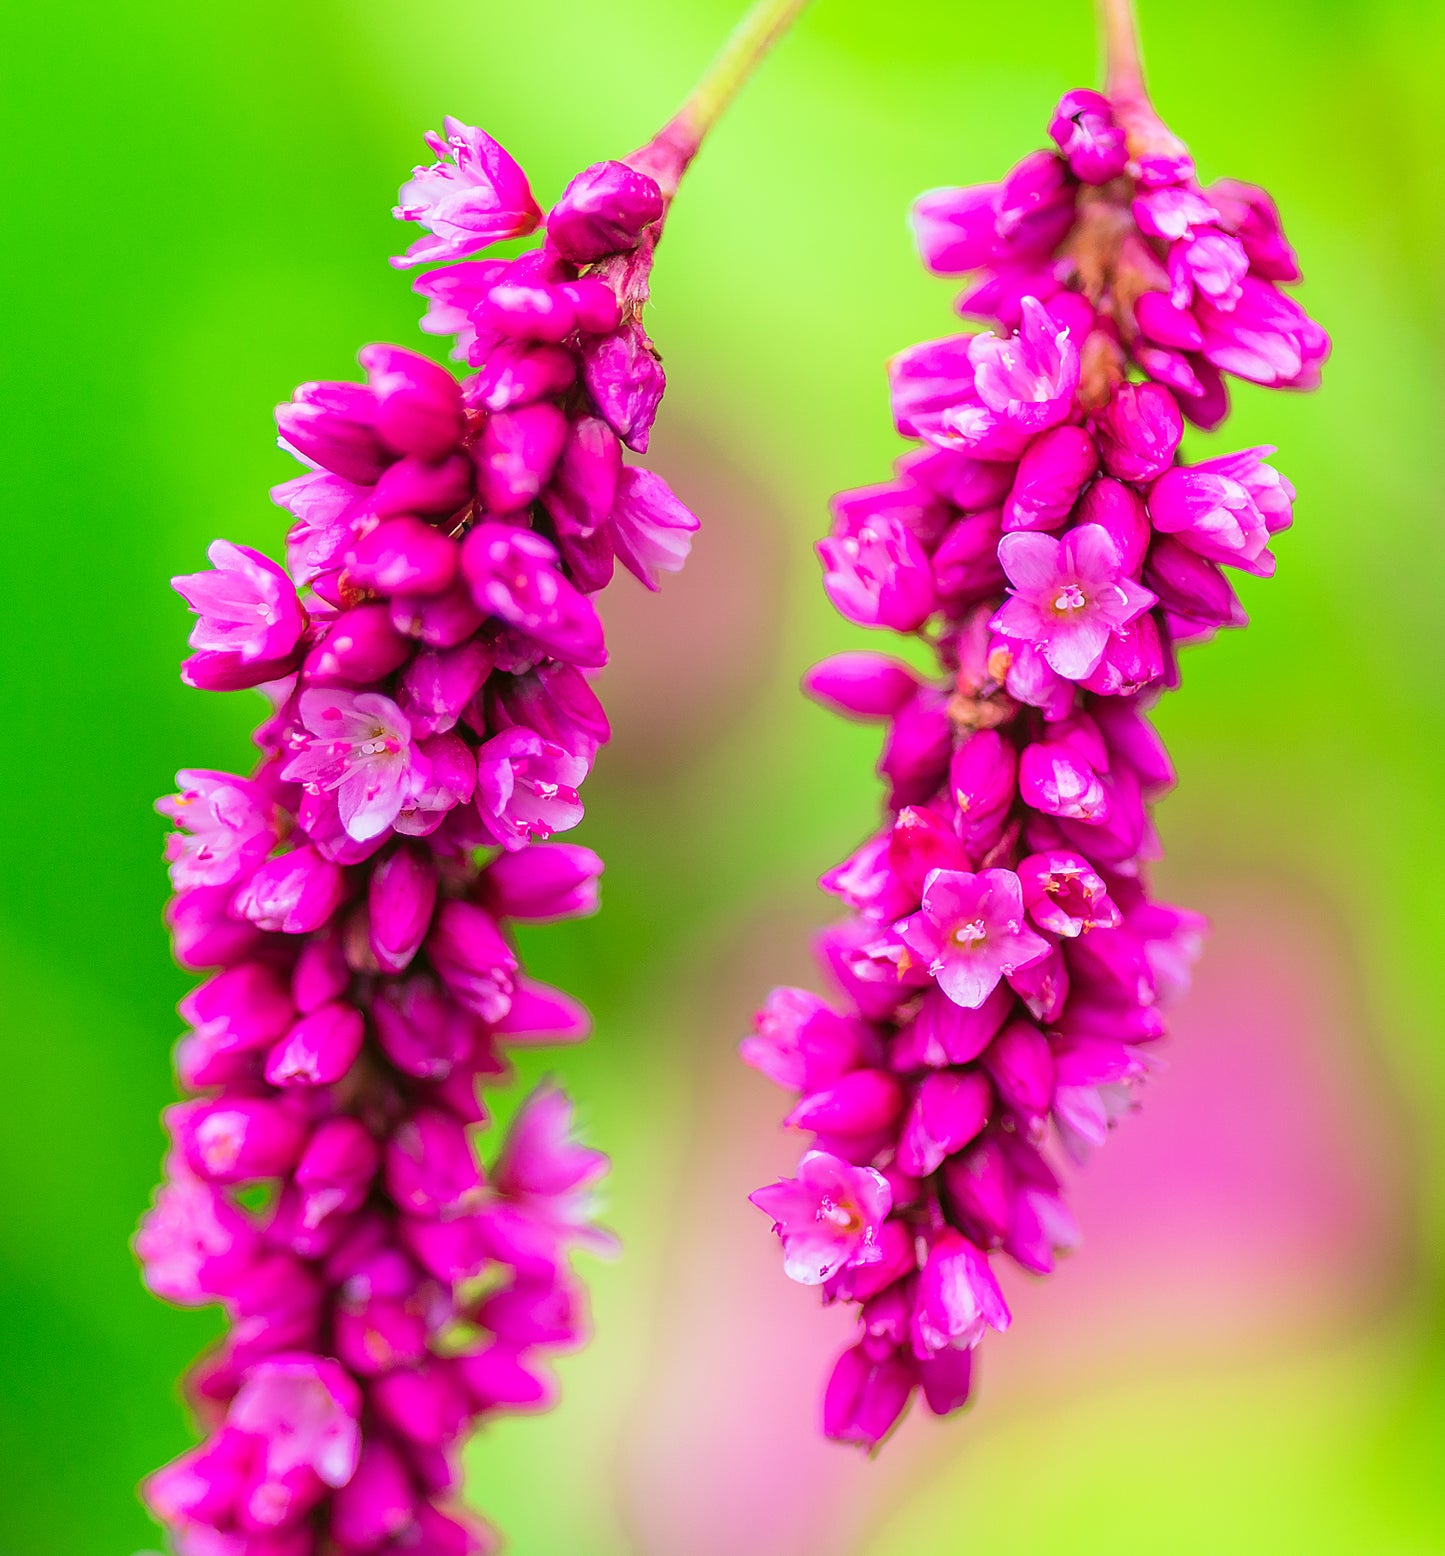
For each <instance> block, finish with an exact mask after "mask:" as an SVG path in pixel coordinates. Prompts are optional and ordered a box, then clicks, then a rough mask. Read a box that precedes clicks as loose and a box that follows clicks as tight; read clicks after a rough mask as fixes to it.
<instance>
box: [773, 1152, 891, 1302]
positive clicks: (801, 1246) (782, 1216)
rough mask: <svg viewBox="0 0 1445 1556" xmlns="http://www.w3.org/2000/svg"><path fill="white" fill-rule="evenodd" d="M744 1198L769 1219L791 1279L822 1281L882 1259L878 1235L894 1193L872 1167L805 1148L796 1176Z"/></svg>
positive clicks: (808, 1282)
mask: <svg viewBox="0 0 1445 1556" xmlns="http://www.w3.org/2000/svg"><path fill="white" fill-rule="evenodd" d="M748 1197H749V1199H751V1200H752V1202H753V1204H755V1205H756V1206H757V1207H758V1209H759V1210H761V1211H763V1212H764V1214H766V1215H769V1216H771V1217H772V1218H773V1227H774V1230H775V1231H776V1232H777V1234H778V1236H779V1237H780V1238H781V1239H782V1242H783V1269H784V1271H785V1272H786V1274H787V1275H788V1278H789V1279H790V1280H795V1281H798V1282H799V1283H800V1284H801V1285H804V1286H821V1285H822V1283H823V1282H824V1281H825V1280H827V1279H828V1278H829V1277H830V1276H831V1275H834V1274H836V1273H837V1272H838V1271H839V1270H841V1269H845V1268H847V1267H849V1266H851V1265H856V1264H873V1263H876V1262H877V1261H878V1260H879V1259H881V1258H882V1251H881V1249H880V1248H879V1246H878V1238H879V1233H880V1228H881V1227H882V1224H883V1221H884V1219H885V1217H886V1216H887V1215H888V1212H889V1210H891V1209H892V1206H893V1193H892V1191H891V1190H890V1189H889V1187H888V1181H887V1179H886V1178H884V1176H883V1174H882V1173H880V1172H877V1171H875V1170H874V1169H873V1168H872V1167H852V1166H850V1165H849V1164H848V1163H847V1162H845V1161H843V1160H841V1159H840V1158H839V1157H836V1156H830V1155H829V1154H828V1152H826V1151H808V1152H807V1153H805V1155H804V1156H803V1159H802V1161H800V1162H799V1163H798V1176H797V1177H796V1178H783V1179H781V1180H780V1181H779V1182H777V1183H774V1184H772V1185H771V1186H770V1187H769V1188H765V1189H758V1190H757V1191H756V1192H755V1193H753V1194H750V1195H749V1196H748Z"/></svg>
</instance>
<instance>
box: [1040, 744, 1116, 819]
mask: <svg viewBox="0 0 1445 1556" xmlns="http://www.w3.org/2000/svg"><path fill="white" fill-rule="evenodd" d="M1019 793H1020V794H1021V795H1022V796H1023V798H1024V802H1025V803H1026V804H1028V805H1031V806H1032V807H1033V808H1034V809H1035V810H1037V811H1042V812H1043V814H1044V815H1046V816H1067V817H1070V818H1071V819H1073V820H1076V821H1098V822H1103V821H1107V820H1108V818H1109V795H1108V792H1107V790H1106V789H1105V788H1104V785H1103V783H1102V781H1101V780H1100V778H1099V775H1098V773H1096V772H1095V771H1094V769H1093V768H1092V767H1091V766H1090V765H1089V763H1088V761H1087V760H1086V759H1085V758H1084V757H1083V756H1081V755H1080V754H1079V753H1078V752H1077V751H1076V750H1074V749H1073V748H1072V747H1071V746H1068V745H1064V744H1062V743H1059V742H1038V743H1036V744H1034V745H1030V746H1026V747H1025V748H1024V752H1023V755H1022V757H1021V758H1020V760H1019Z"/></svg>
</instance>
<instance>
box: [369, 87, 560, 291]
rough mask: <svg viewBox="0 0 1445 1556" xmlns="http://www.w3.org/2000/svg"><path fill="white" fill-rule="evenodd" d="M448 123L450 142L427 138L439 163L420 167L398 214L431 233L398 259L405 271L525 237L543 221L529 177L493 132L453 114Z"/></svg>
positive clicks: (403, 194) (400, 201)
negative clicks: (533, 195) (490, 133)
mask: <svg viewBox="0 0 1445 1556" xmlns="http://www.w3.org/2000/svg"><path fill="white" fill-rule="evenodd" d="M442 126H443V128H444V129H445V131H446V139H445V140H443V139H442V138H441V136H439V135H435V134H431V133H428V135H427V138H426V139H427V145H429V146H430V147H431V149H432V150H433V151H434V152H435V153H436V154H437V161H435V162H434V163H432V164H431V165H430V166H429V167H418V168H416V169H415V171H414V172H413V173H412V176H411V178H410V179H409V180H408V181H407V182H406V183H405V184H403V185H402V186H401V193H400V195H399V196H398V204H397V206H396V209H395V210H394V211H393V212H392V215H394V216H395V217H396V218H397V220H398V221H407V222H417V223H419V224H420V225H421V226H422V227H425V228H426V229H427V231H428V232H429V233H430V234H431V235H430V236H429V237H425V238H418V239H417V240H416V242H415V243H413V244H412V246H411V247H410V248H409V249H408V250H407V251H406V253H405V254H404V255H402V256H400V257H399V258H397V259H393V260H392V264H393V265H396V266H397V267H398V268H399V269H405V268H407V267H408V266H411V265H420V264H427V263H431V262H433V261H437V260H447V259H464V258H465V257H466V256H467V255H468V254H475V253H477V252H478V251H479V250H481V249H484V248H488V247H489V246H490V245H491V244H493V243H499V242H501V241H502V240H503V239H504V238H520V237H522V236H524V235H525V234H526V233H529V232H531V231H533V230H534V229H535V228H536V226H537V223H538V222H539V221H541V219H542V211H541V208H540V207H539V206H538V204H537V202H536V201H535V200H534V199H533V198H532V191H531V189H530V188H529V187H528V184H527V175H526V174H525V173H523V171H522V169H521V168H520V167H519V166H518V165H517V163H516V162H515V161H514V160H513V158H512V157H511V156H510V155H509V154H508V153H507V152H506V151H505V150H503V148H502V147H501V146H499V145H498V144H497V142H496V141H494V140H493V139H492V137H491V136H490V135H487V134H485V133H484V132H483V131H481V130H478V129H473V128H472V127H471V126H470V125H466V124H463V123H462V122H461V121H460V120H459V119H453V118H452V117H451V116H450V115H448V116H447V117H446V118H445V119H444V120H443V121H442Z"/></svg>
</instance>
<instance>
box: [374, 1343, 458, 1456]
mask: <svg viewBox="0 0 1445 1556" xmlns="http://www.w3.org/2000/svg"><path fill="white" fill-rule="evenodd" d="M367 1394H368V1397H369V1399H370V1402H371V1404H372V1405H373V1406H374V1407H375V1409H376V1413H377V1414H378V1415H379V1416H380V1417H381V1419H382V1420H383V1421H384V1422H385V1423H386V1424H387V1425H388V1426H390V1427H391V1429H392V1430H393V1431H394V1432H396V1433H398V1434H399V1435H403V1436H404V1437H405V1439H406V1440H407V1441H410V1442H417V1443H421V1444H422V1445H423V1446H425V1447H428V1448H440V1447H443V1446H444V1445H445V1444H447V1443H450V1442H452V1441H453V1439H455V1437H456V1436H457V1434H458V1433H459V1432H460V1431H461V1429H462V1427H463V1426H465V1425H466V1422H467V1418H468V1416H469V1415H470V1414H471V1412H470V1410H469V1408H468V1404H469V1402H468V1400H467V1397H466V1395H465V1393H464V1392H463V1390H462V1386H461V1382H460V1380H459V1379H458V1378H457V1377H456V1375H455V1372H454V1371H453V1369H452V1368H451V1367H450V1366H449V1365H447V1364H446V1363H444V1362H441V1361H432V1362H428V1363H423V1364H422V1365H421V1366H419V1367H398V1368H397V1370H396V1371H395V1372H388V1373H384V1374H383V1375H382V1376H381V1377H379V1378H377V1379H375V1380H374V1381H373V1382H372V1384H371V1386H370V1388H369V1389H368V1390H367Z"/></svg>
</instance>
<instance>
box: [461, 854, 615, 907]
mask: <svg viewBox="0 0 1445 1556" xmlns="http://www.w3.org/2000/svg"><path fill="white" fill-rule="evenodd" d="M601 874H602V861H601V859H599V858H598V857H597V855H596V854H595V853H593V852H592V850H591V849H590V848H581V847H578V846H577V845H576V844H575V843H548V844H533V846H532V847H530V848H524V849H521V850H519V851H518V852H515V853H503V854H501V855H499V856H498V857H497V858H496V859H494V860H493V861H492V863H491V864H490V865H489V866H488V867H487V870H486V872H485V874H484V875H483V877H482V882H483V889H484V890H485V892H486V894H487V903H488V906H489V907H490V908H491V910H492V912H493V913H495V914H496V916H497V917H498V918H515V919H526V920H528V921H529V922H539V921H540V922H546V921H548V920H552V919H563V918H577V917H581V916H583V915H585V914H588V913H594V912H596V910H597V898H598V887H597V879H598V877H599V876H600V875H601Z"/></svg>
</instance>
